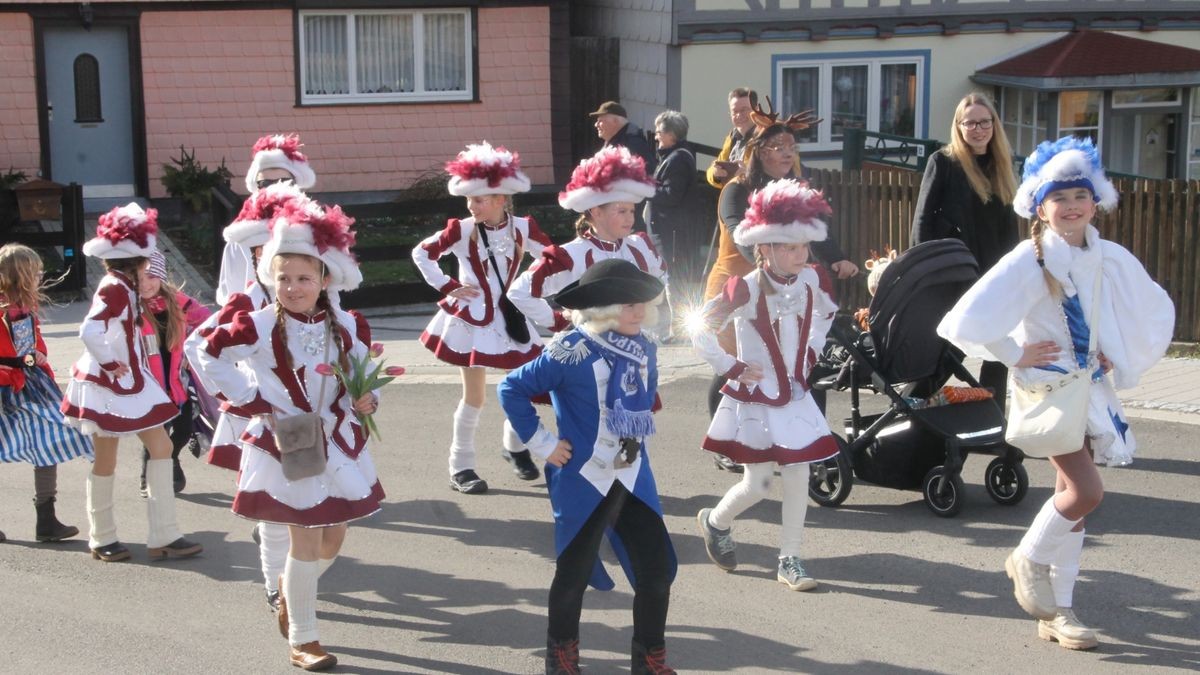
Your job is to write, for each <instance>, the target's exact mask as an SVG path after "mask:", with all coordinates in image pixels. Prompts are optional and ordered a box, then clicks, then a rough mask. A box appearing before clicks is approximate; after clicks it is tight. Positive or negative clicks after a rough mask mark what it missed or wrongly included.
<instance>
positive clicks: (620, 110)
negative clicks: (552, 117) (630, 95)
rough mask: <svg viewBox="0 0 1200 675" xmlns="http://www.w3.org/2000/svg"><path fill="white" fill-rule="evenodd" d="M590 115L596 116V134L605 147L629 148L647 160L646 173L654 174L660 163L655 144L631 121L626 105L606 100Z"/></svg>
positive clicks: (589, 114)
mask: <svg viewBox="0 0 1200 675" xmlns="http://www.w3.org/2000/svg"><path fill="white" fill-rule="evenodd" d="M588 116H589V117H594V118H596V123H595V126H596V135H597V136H599V137H600V138H601V140H603V141H604V146H605V147H607V146H610V145H617V146H621V147H624V148H628V149H629V152H632V153H633V154H635V155H637V156H638V157H641V158H642V160H644V161H645V162H646V173H647V174H648V175H651V176H653V175H654V168H655V166H657V164H658V160H657V158H656V157H655V155H654V146H653V145H651V144H650V141H648V140H646V134H644V133H643V132H642V129H641V127H639V126H638V125H636V124H633V123H632V122H630V121H629V116H628V115H627V114H626V113H625V106H623V105H621V104H620V103H617V102H616V101H605V102H604V103H601V104H600V107H599V108H597V109H596V111H595V112H592V113H588Z"/></svg>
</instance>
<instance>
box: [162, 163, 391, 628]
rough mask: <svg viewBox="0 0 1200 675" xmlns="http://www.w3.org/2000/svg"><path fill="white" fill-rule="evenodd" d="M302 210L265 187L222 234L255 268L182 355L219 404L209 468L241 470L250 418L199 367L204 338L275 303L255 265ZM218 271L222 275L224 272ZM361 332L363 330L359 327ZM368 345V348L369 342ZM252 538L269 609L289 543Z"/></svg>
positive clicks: (268, 531)
mask: <svg viewBox="0 0 1200 675" xmlns="http://www.w3.org/2000/svg"><path fill="white" fill-rule="evenodd" d="M293 204H295V205H296V206H300V205H305V206H307V207H309V208H315V205H314V204H313V203H312V202H311V200H309V199H308V197H306V196H305V195H304V193H303V192H301V191H300V189H299V188H298V187H296V186H295V185H293V184H291V183H288V182H284V183H277V184H272V185H268V186H267V187H265V188H264V189H262V190H259V191H257V192H255V193H254V194H252V195H250V197H249V198H248V199H247V200H246V201H245V202H244V203H243V204H242V210H241V212H240V213H239V214H238V217H237V219H235V220H234V221H233V222H232V223H230V225H229V226H228V227H226V228H225V230H224V232H223V235H224V237H225V241H226V242H227V248H229V247H234V248H235V249H245V250H246V251H249V254H250V259H251V261H252V262H253V263H254V266H253V267H251V268H250V269H251V272H252V274H251V277H250V279H249V280H248V281H247V282H246V283H244V284H243V285H242V290H241V291H240V292H237V293H232V294H230V295H229V296H228V297H227V298H226V301H225V304H224V306H223V307H222V308H221V309H220V311H218V312H217V313H216V314H214V315H213V316H212V317H210V318H209V320H208V321H205V322H204V324H203V325H201V326H200V328H199V329H198V330H196V331H195V332H193V333H192V334H191V336H189V337H188V340H187V344H186V346H185V351H186V353H187V357H188V361H189V362H190V363H191V364H192V372H193V373H195V375H196V378H197V380H198V381H199V383H200V385H201V386H202V387H203V388H204V390H206V391H208V392H212V393H213V394H214V395H216V396H219V397H220V398H221V400H222V402H221V407H220V413H219V416H218V418H217V420H216V424H215V426H214V430H213V440H212V447H211V448H209V451H208V463H209V464H212V465H215V466H219V467H222V468H225V469H229V470H231V471H237V470H238V469H240V468H241V462H242V449H241V440H240V439H241V437H242V433H243V432H245V431H246V426H247V425H248V424H249V423H250V418H252V417H253V416H254V413H253V412H252V411H250V410H247V409H245V408H242V407H240V406H236V405H233V403H231V402H230V400H229V397H228V396H226V395H225V394H224V393H223V392H222V391H221V390H220V388H219V385H218V384H217V383H216V382H214V381H213V380H212V379H211V378H210V377H208V376H207V374H206V372H205V370H204V369H203V368H202V367H201V366H200V361H199V352H200V350H202V349H204V346H205V344H206V340H207V339H208V337H209V336H210V335H211V334H212V333H213V331H215V330H216V329H217V328H218V327H220V326H228V325H229V324H230V323H231V322H232V321H233V317H234V316H236V315H237V314H238V312H253V311H256V310H260V309H264V308H266V307H270V306H271V304H272V303H273V302H274V297H273V295H272V293H271V290H270V289H271V288H273V287H269V286H268V285H265V284H263V283H262V282H260V281H259V277H258V271H257V264H258V261H259V260H260V259H261V258H262V249H263V246H264V245H266V243H267V242H268V241H270V239H271V224H272V222H274V220H275V219H276V218H279V217H281V216H283V214H284V213H285V211H286V210H287V207H288V206H289V205H293ZM224 271H225V270H224V268H222V273H224ZM360 332H361V327H360ZM366 341H367V342H368V343H370V338H369V337H367V338H366ZM238 367H239V368H240V369H241V370H242V372H243V373H245V375H246V377H248V378H251V379H253V378H255V377H256V375H255V374H254V373H253V372H252V371H251V370H250V367H249V365H248V364H245V363H240V364H238ZM254 539H255V541H256V542H257V543H258V549H259V558H260V560H261V564H262V572H263V585H264V587H265V589H266V597H267V604H268V605H270V606H271V608H272V609H278V608H279V576H280V575H281V574H283V569H284V565H285V564H286V563H287V553H288V546H289V543H290V541H291V539H290V537H289V536H288V528H287V525H283V524H280V523H271V522H266V521H263V522H259V523H256V524H255V526H254Z"/></svg>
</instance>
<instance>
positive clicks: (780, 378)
mask: <svg viewBox="0 0 1200 675" xmlns="http://www.w3.org/2000/svg"><path fill="white" fill-rule="evenodd" d="M829 213H830V209H829V204H828V203H826V201H825V198H824V197H823V196H822V195H821V193H820V192H817V191H815V190H812V189H810V188H808V187H807V186H806V185H805V184H803V183H801V182H798V181H796V180H792V179H780V180H776V181H772V182H770V183H768V184H767V185H766V187H764V188H763V189H762V190H759V191H756V192H755V193H753V194H752V195H751V196H750V200H749V207H748V208H747V209H746V214H745V216H744V217H743V218H742V219H741V222H740V223H739V224H738V226H737V228H736V229H735V230H734V231H733V238H734V241H735V242H736V244H737V245H738V246H743V247H749V248H751V249H753V251H754V255H755V259H756V261H757V264H758V269H757V270H755V271H753V272H751V273H750V274H747V275H746V276H744V277H731V278H730V279H729V280H728V281H727V282H726V283H725V289H724V290H723V291H722V292H721V294H720V295H718V296H717V297H716V298H714V299H712V300H710V301H709V303H708V304H707V305H705V308H704V323H703V326H702V327H701V328H700V329H699V330H698V331H696V332H695V334H694V336H693V344H694V345H695V347H696V349H697V351H699V352H700V355H701V356H703V357H704V359H705V360H706V361H708V362H709V363H710V364H712V366H713V370H715V371H716V372H717V374H719V375H721V376H722V377H724V378H725V379H726V380H727V383H726V384H725V386H724V387H723V388H722V390H721V393H722V394H723V396H722V399H721V402H720V404H719V405H718V406H717V411H716V414H714V415H713V420H712V423H711V424H710V425H709V428H708V435H707V436H706V437H705V438H704V442H703V444H702V447H703V448H704V449H705V450H709V451H710V452H715V453H719V454H721V455H724V456H725V457H727V458H728V459H730V460H731V461H733V462H735V463H737V464H743V465H745V473H744V475H743V477H742V480H741V482H740V483H738V484H737V485H735V486H733V487H732V488H730V490H729V491H728V492H727V493H725V496H724V497H722V498H721V501H720V502H719V503H718V504H717V505H716V507H715V508H711V509H701V510H700V513H698V514H697V516H696V518H697V521H698V523H699V525H700V532H701V534H702V535H703V537H704V547H705V550H706V551H707V552H708V557H709V558H710V559H712V561H713V562H714V563H716V565H717V566H718V567H720V568H721V569H723V570H726V571H730V570H733V569H734V568H736V567H737V557H736V553H735V548H736V545H735V543H734V541H733V533H732V531H731V528H732V527H733V520H734V518H736V517H737V516H738V515H739V514H741V513H742V512H743V511H745V510H746V509H748V508H750V507H751V506H753V505H754V504H756V503H758V502H759V500H761V499H762V498H763V497H765V496H766V495H767V493H768V491H769V490H770V487H771V481H772V479H773V477H774V474H775V471H776V470H777V469H778V471H779V473H780V476H781V478H782V481H783V505H782V506H783V532H782V536H781V542H780V546H779V567H778V572H777V574H776V578H777V579H778V580H779V581H780V582H781V583H783V584H785V585H787V587H788V588H790V589H792V590H794V591H807V590H810V589H812V588H815V587H816V586H817V582H816V581H815V580H813V578H812V577H811V576H809V574H808V573H807V572H806V571H805V569H804V566H803V564H802V561H801V558H800V551H801V544H802V543H803V538H804V517H805V514H806V512H807V509H808V473H809V471H808V463H809V462H820V461H823V460H825V459H828V458H830V457H832V456H834V455H836V454H837V452H838V446H837V442H836V441H835V440H834V438H833V436H832V435H831V434H830V433H829V426H828V425H827V424H826V423H825V415H824V414H823V413H822V412H821V410H820V409H819V408H818V407H817V404H816V403H815V402H814V400H813V397H812V396H810V395H809V393H810V392H809V386H808V374H809V371H810V370H811V368H812V366H813V364H814V363H815V362H816V357H817V354H819V353H820V352H821V349H822V348H823V347H824V345H825V335H826V333H827V332H828V331H829V326H830V324H831V323H832V321H833V314H834V312H835V311H836V310H837V305H836V304H835V303H834V301H833V298H832V297H831V291H830V281H829V278H828V277H827V276H825V274H824V271H823V270H822V269H821V268H820V267H819V266H817V265H810V264H809V263H808V253H809V244H810V243H811V242H814V241H822V240H824V239H825V236H826V225H825V223H824V222H823V221H822V220H821V218H822V217H823V216H827V215H829ZM730 323H732V324H733V334H734V336H735V337H736V339H737V351H736V353H737V356H736V357H735V356H733V355H730V354H729V353H728V352H726V351H725V349H723V348H722V347H721V345H720V342H719V340H718V337H717V335H718V333H719V332H720V331H721V330H723V329H724V328H725V327H726V326H727V325H729V324H730Z"/></svg>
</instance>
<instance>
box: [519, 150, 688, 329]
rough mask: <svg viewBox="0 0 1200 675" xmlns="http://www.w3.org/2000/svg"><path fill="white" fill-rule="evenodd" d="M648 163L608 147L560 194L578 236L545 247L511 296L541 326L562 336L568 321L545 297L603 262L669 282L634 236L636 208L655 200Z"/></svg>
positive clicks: (646, 243)
mask: <svg viewBox="0 0 1200 675" xmlns="http://www.w3.org/2000/svg"><path fill="white" fill-rule="evenodd" d="M654 191H655V183H654V179H653V178H650V177H649V176H647V175H646V164H645V162H643V161H642V158H641V157H638V156H636V155H632V154H630V152H629V150H627V149H625V148H623V147H618V146H609V147H606V148H604V149H602V150H601V151H600V152H597V153H596V154H595V155H593V156H592V157H589V158H587V159H585V160H583V161H581V162H580V163H579V166H577V167H575V170H574V171H573V172H572V173H571V181H570V182H569V183H567V187H566V189H565V190H564V191H563V192H560V193H558V203H559V205H560V206H562V207H563V208H564V209H568V210H571V211H576V212H578V213H579V214H580V216H579V220H578V221H577V222H576V223H575V232H576V234H577V235H578V236H576V237H575V238H574V239H572V240H571V241H569V242H567V243H565V244H563V245H562V246H547V247H546V249H545V250H544V251H542V257H541V259H540V260H538V261H537V262H536V263H534V264H533V266H531V267H530V268H529V269H528V270H526V271H525V273H524V274H522V275H521V276H520V277H518V278H517V280H516V281H515V282H513V285H512V288H511V289H509V297H510V298H512V301H513V304H514V305H516V306H517V307H518V308H519V309H520V310H521V311H522V312H524V313H525V316H528V317H529V318H530V319H532V320H533V321H534V323H536V324H538V325H539V326H543V327H545V328H548V329H550V330H554V331H561V330H565V329H566V328H569V327H570V322H569V321H567V319H566V317H565V316H564V315H563V313H562V312H561V311H555V310H554V309H553V308H552V307H551V306H550V303H549V302H547V301H546V298H548V297H550V296H552V295H554V294H555V293H557V292H559V291H561V290H562V289H563V288H565V287H566V286H567V284H570V283H572V282H574V281H577V280H578V279H579V278H580V277H581V276H583V273H584V272H585V271H587V269H588V268H589V267H591V266H592V265H594V264H596V263H597V262H599V261H601V260H609V259H619V260H628V261H629V262H631V263H633V264H634V265H637V267H638V269H640V270H642V271H643V272H646V273H648V274H651V275H653V276H654V277H656V278H657V279H658V280H659V281H661V282H663V284H666V283H667V266H666V263H665V262H663V259H662V257H661V256H660V255H659V254H658V251H656V250H655V249H654V246H653V244H651V243H650V237H649V235H647V234H646V233H645V232H634V231H633V221H634V209H635V207H636V206H637V204H638V202H640V201H642V200H643V199H649V198H650V197H653V196H654Z"/></svg>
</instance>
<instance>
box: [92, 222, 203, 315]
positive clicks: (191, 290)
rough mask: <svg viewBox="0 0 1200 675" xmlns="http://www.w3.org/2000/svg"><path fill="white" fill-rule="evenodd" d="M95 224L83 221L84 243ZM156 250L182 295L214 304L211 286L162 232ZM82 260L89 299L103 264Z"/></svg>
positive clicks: (93, 233)
mask: <svg viewBox="0 0 1200 675" xmlns="http://www.w3.org/2000/svg"><path fill="white" fill-rule="evenodd" d="M146 206H147V205H146V204H142V207H143V208H145V207H146ZM96 223H97V220H96V217H95V216H89V217H88V218H87V219H86V220H85V221H84V223H83V236H84V241H87V240H88V239H91V238H92V237H94V236H96ZM158 250H160V251H162V253H163V257H165V258H166V259H167V275H168V276H169V277H170V278H171V280H172V281H174V282H175V283H176V284H179V287H180V289H181V290H182V291H183V292H184V293H187V294H188V295H190V296H192V297H193V298H196V299H198V300H201V301H203V302H205V303H208V304H212V303H213V302H214V298H215V297H216V296H215V295H214V293H213V285H212V284H211V283H209V282H208V280H207V279H205V278H204V275H202V274H200V272H198V271H196V268H195V267H193V266H192V264H191V263H190V262H188V260H187V258H186V257H184V254H183V251H181V250H180V249H179V247H178V246H176V245H175V242H173V241H171V239H170V237H168V236H167V235H166V234H165V233H163V232H162V231H160V232H159V233H158ZM84 260H85V261H86V264H87V281H88V285H87V291H86V292H87V297H88V298H91V296H92V293H94V292H95V290H96V284H98V283H100V279H101V278H103V277H104V264H103V263H102V262H101V261H100V260H99V259H97V258H93V257H91V256H84Z"/></svg>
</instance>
